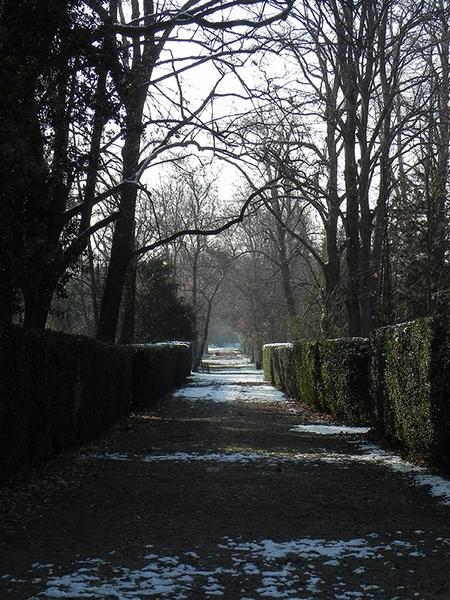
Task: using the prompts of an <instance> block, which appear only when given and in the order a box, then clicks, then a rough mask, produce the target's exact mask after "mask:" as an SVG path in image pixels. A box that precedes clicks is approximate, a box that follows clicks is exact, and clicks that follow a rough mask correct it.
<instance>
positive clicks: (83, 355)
mask: <svg viewBox="0 0 450 600" xmlns="http://www.w3.org/2000/svg"><path fill="white" fill-rule="evenodd" d="M189 370H190V349H189V346H188V345H184V346H182V345H176V346H170V345H166V346H164V347H161V346H157V347H153V346H142V347H141V346H108V345H106V344H102V343H100V342H97V341H95V340H93V339H90V338H85V337H82V336H72V335H66V334H62V333H56V332H50V331H44V332H37V331H31V330H25V329H23V328H20V327H11V328H6V329H2V330H0V475H8V474H11V473H13V472H14V471H16V470H17V469H18V468H20V467H23V466H27V465H30V464H34V463H37V462H40V461H42V460H45V459H46V458H48V457H50V456H51V455H53V454H55V453H57V452H60V451H62V450H64V449H66V448H70V447H75V446H77V445H79V444H81V443H83V442H86V441H88V440H90V439H92V438H94V437H95V436H96V435H98V434H99V433H101V432H102V431H105V430H106V429H107V428H108V427H110V426H111V425H112V424H113V423H114V422H116V421H117V420H118V419H119V418H120V417H122V416H125V415H127V414H128V413H129V412H130V410H131V409H132V408H133V407H136V408H140V407H142V406H144V405H145V404H148V403H149V402H151V401H152V400H154V399H155V398H157V397H159V396H162V395H163V394H164V393H166V392H168V391H169V390H171V389H172V388H173V387H175V386H176V385H178V384H179V383H180V382H181V381H182V379H183V378H184V377H186V375H187V374H188V373H189Z"/></svg>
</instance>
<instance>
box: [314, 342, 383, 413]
mask: <svg viewBox="0 0 450 600" xmlns="http://www.w3.org/2000/svg"><path fill="white" fill-rule="evenodd" d="M317 356H318V365H317V375H316V377H317V394H318V400H317V405H318V406H320V407H321V408H322V410H325V412H328V413H330V414H332V415H334V416H336V417H338V418H339V419H343V420H345V421H347V422H348V423H352V424H360V423H368V422H369V421H370V420H371V413H372V410H371V402H370V399H369V365H370V344H369V340H367V339H365V338H343V339H337V340H322V341H320V342H318V343H317Z"/></svg>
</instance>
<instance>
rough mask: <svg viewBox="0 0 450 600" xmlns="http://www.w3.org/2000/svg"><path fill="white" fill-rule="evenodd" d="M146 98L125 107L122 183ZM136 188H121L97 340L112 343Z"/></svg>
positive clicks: (136, 154)
mask: <svg viewBox="0 0 450 600" xmlns="http://www.w3.org/2000/svg"><path fill="white" fill-rule="evenodd" d="M144 101H145V95H144V96H142V93H140V98H139V100H138V101H137V102H133V103H132V104H131V106H129V107H128V116H127V120H126V133H125V142H124V146H123V150H122V158H123V180H124V181H126V180H127V179H129V178H131V177H132V176H133V175H134V174H135V173H136V169H137V165H138V162H139V158H140V148H141V129H142V114H143V108H144ZM136 198H137V187H136V184H134V183H126V184H124V185H123V186H122V190H121V198H120V215H119V218H118V219H117V222H116V227H115V229H114V235H113V240H112V248H111V259H110V263H109V267H108V274H107V277H106V283H105V288H104V291H103V297H102V302H101V306H100V316H99V324H98V331H97V339H99V340H101V341H103V342H108V343H110V344H114V343H115V339H116V331H117V325H118V322H119V314H120V305H121V301H122V291H123V286H124V283H125V276H126V272H127V269H128V265H129V264H130V261H131V259H132V258H133V254H134V226H135V208H136Z"/></svg>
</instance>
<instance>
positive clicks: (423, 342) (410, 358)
mask: <svg viewBox="0 0 450 600" xmlns="http://www.w3.org/2000/svg"><path fill="white" fill-rule="evenodd" d="M371 345H372V362H371V371H372V376H371V396H372V399H373V403H374V415H375V422H376V427H377V429H378V432H379V434H381V435H383V436H384V437H386V438H387V439H389V440H390V441H391V442H393V443H394V444H396V445H398V446H401V447H402V448H404V449H405V450H406V451H407V452H408V453H409V454H410V455H411V456H413V457H416V458H422V459H424V460H425V461H427V462H430V463H442V462H444V461H448V459H449V458H450V398H449V391H450V390H449V387H450V383H449V372H450V327H449V319H448V318H444V317H429V318H424V319H418V320H416V321H412V322H410V323H403V324H400V325H396V326H394V327H385V328H382V329H379V330H377V331H375V332H374V333H373V334H372V336H371Z"/></svg>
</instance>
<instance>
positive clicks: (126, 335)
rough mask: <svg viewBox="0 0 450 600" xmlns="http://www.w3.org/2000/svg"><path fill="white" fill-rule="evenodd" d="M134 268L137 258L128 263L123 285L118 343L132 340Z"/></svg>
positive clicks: (134, 315)
mask: <svg viewBox="0 0 450 600" xmlns="http://www.w3.org/2000/svg"><path fill="white" fill-rule="evenodd" d="M136 268H137V260H136V258H133V259H132V260H131V261H130V264H129V265H128V270H127V275H126V279H125V287H124V300H123V318H122V329H121V332H120V338H119V344H132V343H133V342H134V333H135V320H136Z"/></svg>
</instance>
